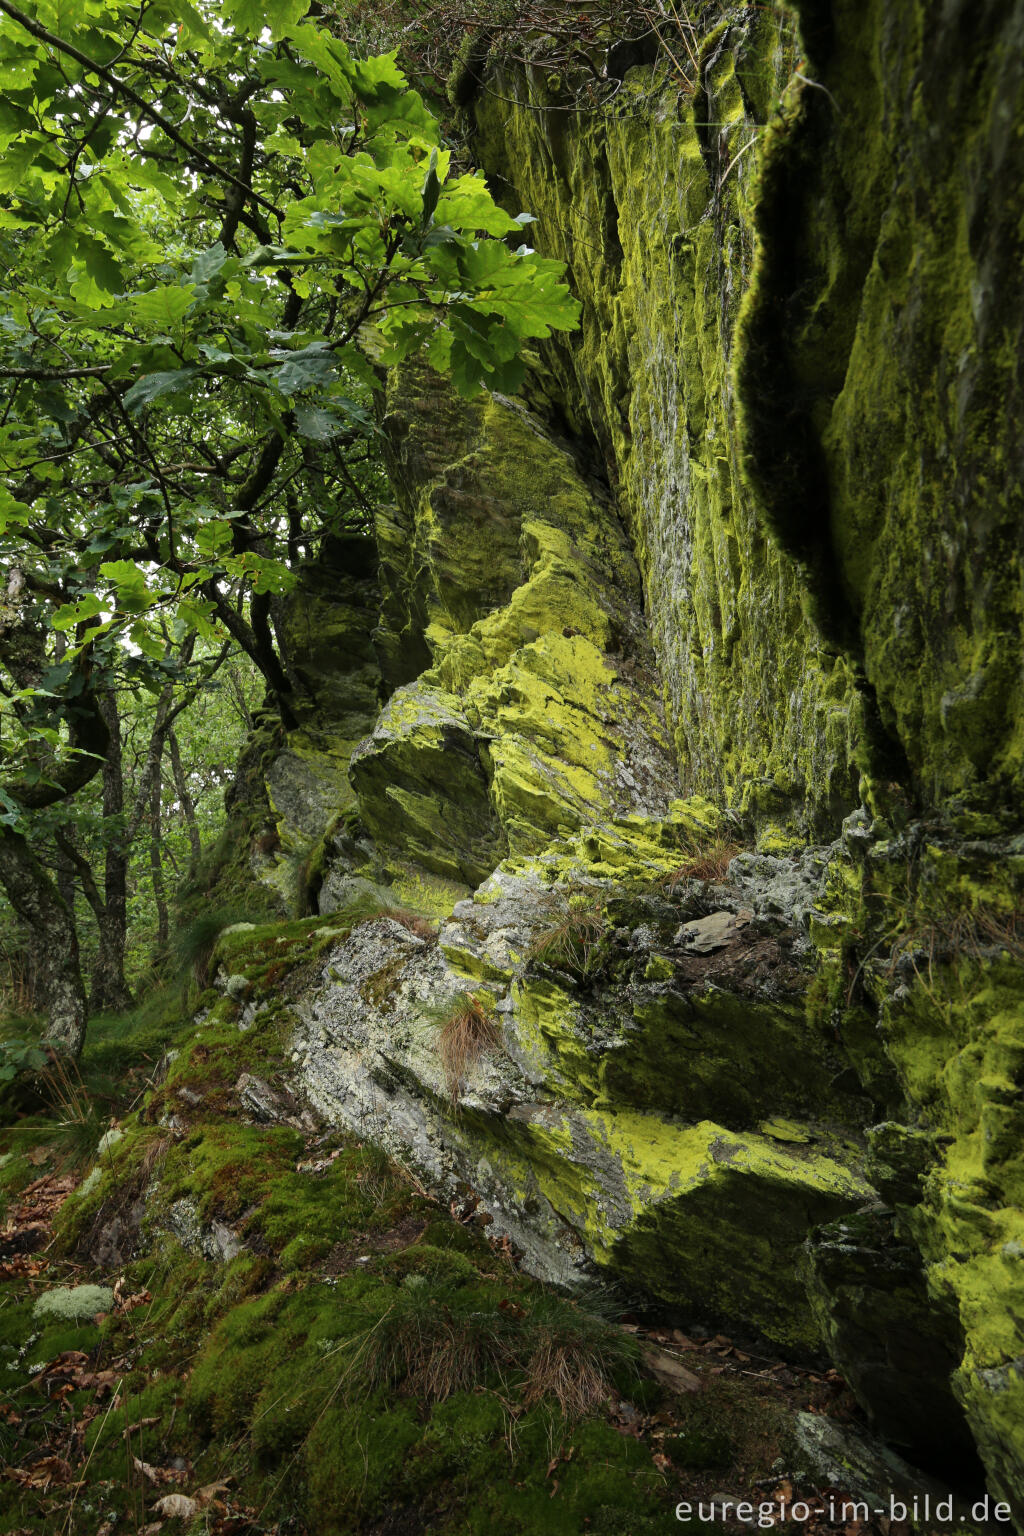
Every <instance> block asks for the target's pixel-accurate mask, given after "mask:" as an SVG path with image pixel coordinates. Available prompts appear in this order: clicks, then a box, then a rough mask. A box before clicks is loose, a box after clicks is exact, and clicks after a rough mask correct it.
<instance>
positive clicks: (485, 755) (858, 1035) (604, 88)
mask: <svg viewBox="0 0 1024 1536" xmlns="http://www.w3.org/2000/svg"><path fill="white" fill-rule="evenodd" d="M1022 26H1024V3H1021V0H1014V3H1013V4H1009V5H1007V4H1002V5H997V4H996V3H995V0H949V3H948V4H947V5H945V6H944V7H943V8H942V11H941V15H936V14H934V13H933V10H929V11H928V12H926V9H925V7H924V6H923V5H920V4H918V3H916V0H915V3H914V4H911V5H909V6H907V7H900V8H897V7H887V6H885V5H883V4H882V0H872V3H871V4H869V5H868V6H867V7H865V6H863V5H854V4H853V3H852V0H801V3H800V4H799V5H797V6H795V7H794V8H793V9H792V10H787V11H782V10H777V11H776V10H771V9H768V8H765V7H756V8H755V7H743V8H735V9H733V8H728V7H726V8H722V9H721V10H720V11H719V10H718V9H717V8H715V7H707V8H705V12H704V20H703V21H702V22H701V24H700V39H699V44H698V45H697V47H696V48H695V56H696V62H695V67H694V70H693V78H692V79H691V80H690V81H689V82H688V83H687V84H686V86H685V88H683V87H681V85H680V82H679V78H678V73H677V72H676V71H666V70H665V69H664V68H663V67H662V66H661V65H659V63H658V62H657V61H656V60H655V61H653V62H652V61H651V60H650V59H648V60H646V61H641V62H640V63H639V64H637V65H636V66H635V67H629V62H628V60H626V58H625V56H624V54H623V52H622V44H621V43H615V42H614V41H612V44H611V47H610V48H606V49H605V51H604V52H603V53H601V51H600V50H598V54H599V55H600V56H599V57H598V56H597V55H595V58H596V74H597V76H600V77H601V79H602V81H603V83H602V84H601V85H600V86H595V87H594V91H595V92H596V95H595V94H593V93H591V94H590V95H589V96H587V97H583V96H581V95H580V94H579V90H580V88H581V82H578V81H575V80H574V79H573V78H571V77H567V76H566V75H565V74H564V72H563V73H561V74H556V72H555V71H554V70H553V69H548V68H546V67H545V65H544V60H543V48H542V45H541V44H538V45H537V46H538V57H537V61H536V63H535V64H534V65H532V66H529V67H525V66H524V65H523V64H522V63H521V62H519V63H503V62H502V60H501V58H500V57H497V56H492V57H490V58H488V57H487V50H488V43H487V40H486V39H483V40H480V41H479V42H478V44H477V45H475V46H474V47H473V48H470V49H469V50H468V54H467V64H466V67H465V70H464V71H463V73H462V75H461V76H460V77H459V79H458V80H457V81H456V82H455V87H454V96H455V99H456V100H457V101H458V102H459V104H460V106H461V108H462V110H463V112H464V115H465V120H466V128H467V132H468V135H469V138H470V142H471V145H472V150H473V154H474V155H475V156H476V158H477V160H478V162H479V163H481V164H483V165H484V166H485V167H486V169H487V170H488V172H489V174H490V175H491V177H492V180H493V182H494V185H495V187H496V188H497V189H498V190H499V191H500V192H501V193H502V195H503V196H505V198H506V200H507V203H508V206H509V207H510V208H512V211H513V212H518V211H519V209H520V208H522V207H525V208H528V209H530V210H532V211H533V212H534V213H536V214H537V215H538V217H539V223H538V225H537V226H536V228H537V236H536V238H537V243H538V244H539V245H540V246H541V247H542V248H543V250H544V251H545V254H551V255H556V256H560V257H562V258H563V259H564V260H565V261H566V262H567V264H568V267H569V271H570V275H571V280H572V283H573V285H574V288H575V290H576V292H577V293H578V294H579V296H580V298H581V299H582V301H583V323H582V330H581V333H580V334H579V335H578V336H576V337H570V338H569V339H568V340H567V341H566V342H564V343H560V344H556V343H554V342H552V343H551V344H550V347H549V348H548V349H547V350H545V352H544V354H543V356H538V357H536V358H535V359H534V360H533V366H532V368H531V372H530V376H529V381H528V384H527V386H526V388H525V390H524V393H523V396H522V398H521V399H517V400H506V399H503V398H501V397H498V396H494V397H489V398H486V399H478V400H475V401H471V402H468V403H467V402H464V401H460V400H458V399H456V397H455V396H454V395H453V393H452V392H451V391H450V389H449V388H448V386H447V385H446V383H445V381H444V380H443V379H441V378H439V377H438V376H437V375H435V374H433V373H431V372H430V371H429V370H428V369H427V368H426V367H420V366H410V367H407V368H406V369H404V370H403V371H402V372H401V373H400V374H398V375H396V376H393V377H392V378H391V379H390V380H389V382H388V386H387V394H386V400H385V405H384V411H383V423H382V424H383V430H384V433H385V438H386V441H387V444H388V450H387V451H388V455H389V470H390V476H391V480H392V484H393V488H394V496H395V502H394V505H392V506H389V507H386V508H382V509H381V510H380V512H379V513H378V516H377V520H376V528H375V544H376V551H377V559H376V560H375V561H374V560H367V559H366V553H365V550H363V551H362V553H361V554H360V553H359V552H358V551H356V550H355V548H354V547H353V548H352V549H349V550H347V551H345V550H340V551H338V550H336V551H334V553H333V555H332V556H331V558H332V559H334V565H333V567H332V568H331V570H330V571H327V570H326V567H324V566H321V567H320V568H319V574H318V573H317V571H316V570H314V571H313V572H311V573H310V574H309V577H308V581H309V582H310V583H312V585H311V587H310V593H311V602H312V600H313V599H315V603H316V604H317V605H319V606H316V607H315V609H314V607H313V606H310V605H307V607H306V609H305V610H303V611H304V612H305V616H306V617H305V622H306V629H305V631H304V632H301V633H300V628H299V626H298V623H297V620H296V619H295V617H294V614H295V613H298V611H299V610H297V609H296V610H294V612H293V620H292V621H290V625H291V627H289V628H288V643H289V652H290V655H289V664H290V666H291V667H292V669H293V671H294V672H295V673H296V674H297V675H298V674H302V675H304V676H305V677H306V678H307V680H308V686H309V688H310V693H311V697H313V698H314V699H320V698H322V700H323V708H322V709H316V708H314V709H312V710H311V712H310V715H309V719H308V721H306V720H304V721H303V726H302V729H301V730H300V731H299V732H297V733H293V736H292V738H291V739H289V740H288V741H287V742H285V743H283V744H279V745H278V746H276V747H275V749H274V752H273V753H272V754H269V760H268V762H267V763H265V765H264V772H263V778H264V782H265V787H266V794H267V795H268V796H269V806H270V812H269V814H270V815H271V816H272V818H273V819H274V821H275V822H276V826H277V837H278V839H279V842H280V845H281V848H282V849H283V851H284V854H289V855H292V856H294V857H299V858H301V859H304V860H305V861H306V863H307V868H306V875H305V877H304V879H305V886H306V889H307V891H308V892H309V893H310V894H311V897H312V898H313V899H315V900H316V901H317V902H318V905H319V910H320V911H321V912H324V913H327V912H331V911H338V910H339V909H343V910H344V909H351V910H352V911H354V910H355V906H357V905H359V904H361V909H362V915H363V916H364V918H365V919H366V920H365V921H363V922H361V923H359V924H357V925H356V926H354V927H353V926H352V923H351V919H349V920H347V921H346V922H345V923H344V924H341V925H339V935H338V938H337V942H333V943H331V944H329V945H328V946H327V948H326V950H325V953H324V956H323V963H322V965H321V968H320V971H319V973H318V979H316V980H314V981H313V982H311V983H310V984H309V985H308V987H307V990H306V992H305V994H304V997H303V1000H302V1001H301V1003H300V1004H299V1009H298V1011H299V1014H300V1017H301V1023H300V1025H299V1028H298V1032H297V1034H296V1037H295V1040H294V1042H293V1050H294V1053H295V1060H296V1063H297V1066H298V1071H299V1076H300V1078H301V1080H302V1082H303V1084H304V1087H305V1091H306V1092H307V1094H308V1095H309V1097H310V1099H311V1100H312V1101H313V1103H314V1104H315V1105H316V1106H317V1107H318V1108H319V1110H320V1111H321V1112H322V1113H324V1114H326V1115H327V1116H328V1117H329V1118H331V1119H333V1120H335V1121H336V1122H338V1123H340V1124H344V1125H347V1126H351V1127H354V1128H356V1129H357V1130H359V1131H360V1133H361V1134H363V1135H365V1136H367V1137H368V1138H371V1139H374V1140H377V1141H380V1142H381V1143H383V1144H384V1145H385V1146H386V1147H387V1148H388V1149H389V1150H390V1151H392V1152H394V1153H395V1154H397V1155H398V1156H399V1157H400V1158H401V1159H403V1160H404V1161H407V1162H409V1163H410V1164H411V1165H412V1166H414V1167H415V1169H416V1170H417V1173H418V1176H419V1177H421V1178H424V1179H428V1180H429V1181H431V1182H432V1183H434V1184H437V1185H439V1186H441V1187H445V1188H448V1189H449V1190H450V1191H451V1192H452V1193H453V1194H455V1193H456V1192H458V1191H462V1192H464V1191H465V1189H466V1188H467V1187H468V1188H469V1189H471V1190H472V1191H473V1192H474V1198H478V1199H479V1200H480V1201H481V1202H482V1203H483V1205H484V1206H485V1208H486V1210H487V1212H488V1214H489V1215H490V1216H491V1218H492V1221H493V1223H494V1225H495V1229H496V1230H497V1231H499V1232H504V1233H507V1235H508V1236H509V1238H510V1240H511V1241H512V1242H514V1243H515V1244H516V1245H517V1246H518V1247H519V1248H520V1249H521V1250H522V1252H523V1253H524V1255H525V1257H526V1261H527V1262H528V1263H529V1264H530V1265H531V1266H532V1267H533V1268H535V1269H536V1270H537V1271H538V1272H540V1273H543V1274H545V1275H547V1276H549V1277H553V1278H556V1279H559V1280H562V1281H565V1282H566V1283H569V1282H571V1281H573V1280H574V1279H575V1278H578V1277H580V1276H582V1275H586V1274H589V1273H592V1272H593V1271H594V1270H595V1269H596V1270H598V1271H600V1272H604V1273H610V1274H613V1275H614V1276H617V1277H618V1279H619V1280H620V1282H621V1283H623V1284H625V1285H626V1286H627V1287H629V1288H632V1289H633V1290H635V1291H637V1292H645V1293H647V1294H652V1293H653V1294H654V1295H655V1296H657V1297H659V1298H660V1299H661V1300H662V1301H663V1302H665V1303H667V1304H669V1305H671V1306H672V1307H674V1308H677V1309H678V1310H679V1311H680V1312H681V1313H683V1314H685V1315H686V1316H687V1317H691V1318H694V1319H698V1320H702V1321H706V1322H707V1323H708V1324H710V1325H715V1326H724V1327H728V1328H729V1329H731V1330H735V1331H736V1332H737V1334H739V1335H741V1336H746V1337H750V1338H761V1339H764V1340H767V1341H770V1342H771V1343H772V1344H773V1345H774V1346H776V1347H781V1348H783V1349H785V1350H787V1351H790V1352H792V1353H794V1354H795V1355H798V1356H802V1357H804V1358H807V1357H818V1358H821V1357H826V1356H827V1357H830V1358H832V1359H833V1360H834V1361H835V1363H836V1364H837V1366H838V1367H839V1369H840V1370H841V1371H842V1372H843V1374H844V1375H845V1376H846V1377H847V1379H848V1380H849V1381H850V1384H851V1386H852V1387H853V1389H854V1391H855V1392H856V1393H857V1394H858V1396H859V1397H860V1400H861V1402H862V1404H863V1405H864V1407H865V1409H866V1410H867V1412H868V1415H869V1417H870V1418H871V1420H872V1422H873V1425H874V1427H875V1428H876V1430H877V1431H878V1432H879V1433H880V1434H882V1435H884V1436H885V1437H886V1438H887V1439H888V1440H890V1441H891V1442H893V1443H895V1444H896V1445H897V1446H899V1447H900V1448H901V1449H903V1450H904V1451H905V1452H906V1453H907V1454H909V1455H911V1456H913V1457H915V1458H917V1459H919V1460H922V1461H927V1460H928V1459H929V1458H934V1457H936V1456H937V1455H939V1454H940V1453H943V1451H944V1448H946V1447H948V1446H950V1445H959V1447H960V1452H959V1454H960V1458H961V1460H960V1465H961V1468H962V1469H963V1472H964V1475H965V1476H969V1475H970V1471H971V1462H972V1457H973V1456H974V1449H972V1447H974V1448H976V1451H977V1453H978V1454H979V1455H980V1457H981V1460H982V1462H983V1463H984V1468H985V1472H986V1475H987V1477H988V1479H989V1483H990V1487H991V1489H992V1491H993V1493H994V1494H996V1495H998V1496H999V1497H1001V1498H1004V1499H1010V1500H1011V1501H1012V1500H1013V1498H1014V1497H1015V1495H1016V1492H1017V1490H1018V1489H1019V1488H1020V1487H1021V1486H1022V1485H1024V1323H1022V1321H1021V1319H1022V1318H1024V1280H1022V1276H1024V1163H1022V1157H1024V1134H1022V1133H1024V1100H1022V1097H1021V1093H1022V1084H1024V1022H1022V1021H1024V833H1022V827H1021V804H1022V797H1024V723H1022V722H1024V713H1022V707H1024V685H1022V673H1021V668H1020V655H1021V617H1022V615H1021V606H1022V602H1021V591H1022V587H1021V560H1022V549H1024V539H1022V537H1021V533H1022V521H1024V519H1022V507H1021V498H1020V490H1019V483H1020V476H1021V469H1022V465H1021V463H1020V441H1019V428H1018V425H1017V422H1018V420H1019V417H1020V414H1021V401H1020V371H1019V356H1020V351H1021V341H1022V337H1021V335H1020V331H1021V327H1022V326H1024V302H1021V300H1022V295H1021V291H1020V290H1021V283H1022V278H1021V272H1022V270H1024V267H1022V263H1021V256H1022V254H1024V253H1022V251H1021V244H1022V237H1021V234H1020V228H1021V226H1020V222H1019V212H1020V210H1019V193H1018V190H1017V189H1018V188H1019V186H1020V184H1021V182H1022V176H1024V163H1022V160H1024V138H1022V137H1021V135H1020V133H1019V121H1020V108H1021V93H1022V84H1024V56H1022V55H1021V52H1020V49H1019V46H1018V44H1017V39H1018V38H1019V36H1020V35H1021V29H1022ZM584 102H585V103H586V107H585V110H584V107H583V106H581V103H584ZM360 562H362V563H360ZM341 571H347V572H348V574H347V575H346V576H345V578H344V580H345V582H347V585H346V586H344V587H343V586H342V584H341V583H340V580H339V572H341ZM318 582H319V585H317V583H318ZM371 631H373V643H372V645H371V641H370V634H371ZM378 689H379V692H380V695H381V697H382V698H383V707H380V699H379V698H378ZM284 864H285V860H284V858H283V856H282V854H281V853H279V852H275V854H274V856H273V857H271V858H269V859H268V860H267V867H266V868H265V869H264V874H265V875H267V876H268V878H270V879H272V880H273V881H275V882H276V884H277V885H278V888H279V889H284V883H285V881H284V873H283V870H284ZM367 913H368V914H369V915H368V916H367ZM417 915H418V919H419V920H418V921H417ZM425 916H432V917H433V918H434V920H435V922H436V923H437V924H439V931H438V932H437V933H436V934H435V933H434V932H432V930H431V927H430V925H429V924H427V923H426V922H424V921H423V919H424V917H425ZM924 1402H926V1403H927V1404H928V1405H929V1406H928V1408H927V1410H926V1411H923V1410H922V1409H921V1406H920V1405H921V1404H922V1403H924Z"/></svg>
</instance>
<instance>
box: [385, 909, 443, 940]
mask: <svg viewBox="0 0 1024 1536" xmlns="http://www.w3.org/2000/svg"><path fill="white" fill-rule="evenodd" d="M380 915H381V917H390V919H391V921H392V922H393V923H401V925H402V927H403V928H408V930H409V932H410V933H414V934H415V935H416V937H417V938H418V939H425V940H426V941H427V942H428V943H431V942H432V941H433V940H434V939H436V938H437V924H436V923H433V922H431V920H430V918H429V917H424V916H423V915H422V913H420V912H410V911H409V910H408V908H407V907H385V908H384V910H383V911H382V912H381V914H380Z"/></svg>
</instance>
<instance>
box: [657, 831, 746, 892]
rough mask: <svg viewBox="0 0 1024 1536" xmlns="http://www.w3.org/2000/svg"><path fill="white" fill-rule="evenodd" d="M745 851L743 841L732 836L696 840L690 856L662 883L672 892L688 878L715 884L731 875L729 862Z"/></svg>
mask: <svg viewBox="0 0 1024 1536" xmlns="http://www.w3.org/2000/svg"><path fill="white" fill-rule="evenodd" d="M742 852H743V845H742V843H737V842H736V841H735V840H734V839H733V838H731V837H713V838H709V839H708V841H707V842H704V843H699V844H698V843H696V842H694V843H693V845H692V847H691V849H689V850H688V853H689V857H688V858H687V859H686V860H685V861H684V862H683V863H682V864H680V866H679V868H678V869H673V870H672V871H671V872H670V873H669V874H667V875H666V876H665V877H664V879H663V880H662V882H661V884H662V885H663V887H664V888H665V890H667V891H668V892H669V893H670V894H671V893H672V892H673V891H674V890H675V888H676V886H677V885H680V884H682V883H683V882H684V881H686V880H709V881H712V882H714V883H715V884H718V883H720V882H721V881H723V880H727V879H728V877H729V863H730V860H732V859H734V858H735V857H736V855H737V854H738V853H742Z"/></svg>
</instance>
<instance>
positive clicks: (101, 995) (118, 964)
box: [90, 693, 132, 1011]
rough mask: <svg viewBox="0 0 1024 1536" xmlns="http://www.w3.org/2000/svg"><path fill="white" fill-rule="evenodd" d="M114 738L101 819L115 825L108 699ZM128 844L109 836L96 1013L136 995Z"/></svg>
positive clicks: (117, 808)
mask: <svg viewBox="0 0 1024 1536" xmlns="http://www.w3.org/2000/svg"><path fill="white" fill-rule="evenodd" d="M100 709H101V711H102V714H103V718H104V720H105V721H106V723H107V729H108V730H109V732H110V745H109V747H108V748H107V756H106V759H105V761H104V763H103V819H104V821H108V820H112V819H113V818H114V817H120V816H121V815H122V814H123V812H124V770H123V767H122V762H121V720H120V716H119V715H118V712H117V700H116V698H115V697H114V695H113V694H110V693H108V694H105V695H104V697H103V700H102V702H101V704H100ZM128 848H129V843H128V839H127V838H126V836H125V834H124V830H123V829H121V830H119V831H118V833H117V834H116V836H112V835H110V833H109V831H108V841H107V848H106V855H105V863H104V871H103V906H102V910H101V911H97V913H96V924H97V927H98V929H99V941H100V942H99V948H98V950H97V952H96V962H95V964H94V966H93V972H92V988H91V996H90V1003H91V1006H92V1008H93V1009H94V1010H97V1011H98V1010H100V1009H102V1008H112V1009H122V1008H130V1007H131V1005H132V994H131V991H130V989H129V986H128V983H127V981H126V980H125V976H124V950H125V944H126V942H127V939H128Z"/></svg>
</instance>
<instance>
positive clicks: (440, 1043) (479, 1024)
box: [437, 992, 502, 1104]
mask: <svg viewBox="0 0 1024 1536" xmlns="http://www.w3.org/2000/svg"><path fill="white" fill-rule="evenodd" d="M437 1023H438V1024H439V1026H440V1033H439V1034H438V1037H437V1051H438V1055H439V1057H440V1059H441V1070H442V1071H443V1073H444V1079H445V1082H446V1083H447V1085H448V1092H449V1094H450V1096H451V1100H452V1103H453V1104H457V1103H458V1101H459V1092H460V1090H461V1087H462V1083H463V1080H464V1078H465V1076H466V1073H467V1072H468V1070H469V1068H470V1067H471V1066H472V1065H473V1063H474V1062H475V1061H478V1060H479V1058H480V1057H481V1056H482V1055H483V1054H484V1052H485V1051H493V1050H495V1049H497V1047H498V1046H500V1045H501V1043H502V1037H501V1030H500V1029H499V1027H498V1021H497V1019H496V1018H495V1017H494V1014H493V1013H492V1012H491V1010H490V1007H489V1005H488V1004H487V1003H486V1002H485V1001H484V1000H483V999H482V998H480V997H478V996H477V995H476V993H474V992H460V993H459V994H458V996H456V997H454V998H453V999H452V1001H451V1003H450V1004H449V1005H448V1007H446V1008H445V1009H444V1011H443V1013H441V1014H440V1015H439V1016H438V1018H437Z"/></svg>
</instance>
